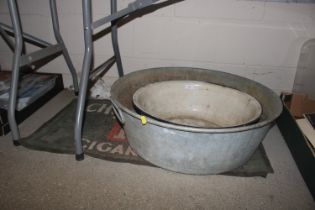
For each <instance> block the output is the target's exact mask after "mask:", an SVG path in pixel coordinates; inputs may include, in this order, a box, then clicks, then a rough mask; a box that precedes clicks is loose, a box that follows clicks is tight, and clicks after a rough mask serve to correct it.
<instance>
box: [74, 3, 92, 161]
mask: <svg viewBox="0 0 315 210" xmlns="http://www.w3.org/2000/svg"><path fill="white" fill-rule="evenodd" d="M82 8H83V26H84V42H85V51H84V60H83V66H82V72H81V81H80V90H79V97H78V102H77V110H76V117H75V130H74V140H75V154H76V160H83V159H84V153H83V148H82V142H81V139H82V123H83V115H84V108H85V99H86V92H87V87H88V81H89V73H90V70H91V67H92V54H93V41H92V35H93V31H92V14H91V13H92V12H91V1H90V0H82Z"/></svg>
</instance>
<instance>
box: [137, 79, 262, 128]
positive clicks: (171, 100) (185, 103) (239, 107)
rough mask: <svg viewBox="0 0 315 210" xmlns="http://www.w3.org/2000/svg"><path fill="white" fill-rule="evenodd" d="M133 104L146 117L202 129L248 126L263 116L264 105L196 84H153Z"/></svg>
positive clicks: (240, 94)
mask: <svg viewBox="0 0 315 210" xmlns="http://www.w3.org/2000/svg"><path fill="white" fill-rule="evenodd" d="M133 103H134V105H135V106H136V109H138V111H140V113H141V114H143V115H148V116H150V117H152V118H155V119H157V120H160V121H164V122H168V123H173V124H177V125H184V126H191V127H201V128H227V127H236V126H242V125H248V124H250V123H253V122H255V121H257V120H258V119H259V117H260V116H261V114H262V107H261V105H260V103H259V102H258V101H257V100H256V99H255V98H254V97H253V96H251V95H249V94H247V93H245V92H241V91H239V90H237V89H233V88H229V87H224V86H221V85H216V84H212V83H208V82H203V81H193V80H172V81H162V82H155V83H150V84H148V85H145V86H143V87H141V88H139V89H138V90H137V91H136V92H135V93H134V95H133Z"/></svg>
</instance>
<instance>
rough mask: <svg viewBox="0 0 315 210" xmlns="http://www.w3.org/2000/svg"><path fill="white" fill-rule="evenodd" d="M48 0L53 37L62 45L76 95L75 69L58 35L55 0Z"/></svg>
mask: <svg viewBox="0 0 315 210" xmlns="http://www.w3.org/2000/svg"><path fill="white" fill-rule="evenodd" d="M49 2H50V11H51V18H52V24H53V29H54V34H55V38H56V40H57V42H58V44H60V45H61V47H62V54H63V57H64V58H65V61H66V63H67V65H68V68H69V70H70V73H71V76H72V80H73V87H74V92H75V95H77V94H78V92H79V87H78V79H77V73H76V70H75V68H74V66H73V64H72V62H71V58H70V56H69V53H68V50H67V48H66V46H65V44H64V41H63V39H62V37H61V35H60V28H59V20H58V13H57V6H56V0H50V1H49Z"/></svg>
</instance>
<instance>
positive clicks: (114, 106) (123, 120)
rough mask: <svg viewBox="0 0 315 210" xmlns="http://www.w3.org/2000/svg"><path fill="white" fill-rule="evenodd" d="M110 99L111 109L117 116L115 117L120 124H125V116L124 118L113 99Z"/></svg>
mask: <svg viewBox="0 0 315 210" xmlns="http://www.w3.org/2000/svg"><path fill="white" fill-rule="evenodd" d="M110 101H111V102H112V105H113V110H114V113H115V115H116V117H117V119H118V120H119V122H120V123H121V124H125V118H124V115H123V113H122V111H121V109H120V108H119V107H118V105H117V104H116V103H115V102H114V100H112V99H110Z"/></svg>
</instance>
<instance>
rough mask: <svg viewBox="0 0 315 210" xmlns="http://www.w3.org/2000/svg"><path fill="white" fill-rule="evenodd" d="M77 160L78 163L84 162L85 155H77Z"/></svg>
mask: <svg viewBox="0 0 315 210" xmlns="http://www.w3.org/2000/svg"><path fill="white" fill-rule="evenodd" d="M75 159H76V160H77V161H81V160H84V153H82V154H75Z"/></svg>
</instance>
